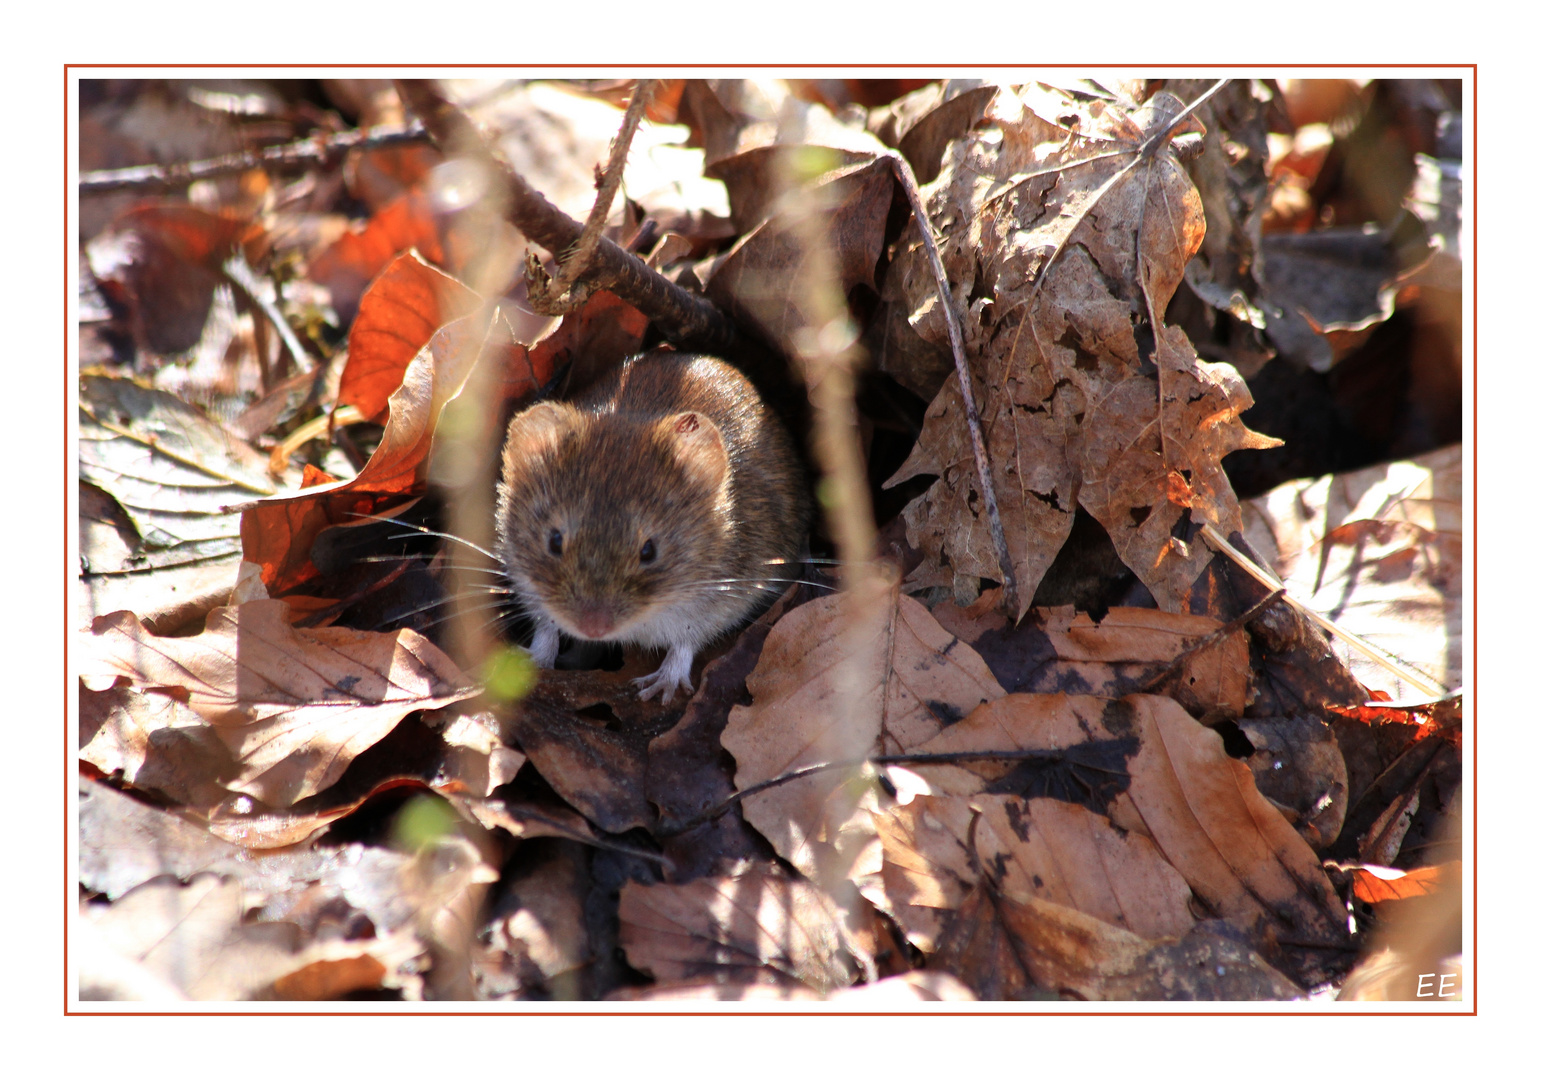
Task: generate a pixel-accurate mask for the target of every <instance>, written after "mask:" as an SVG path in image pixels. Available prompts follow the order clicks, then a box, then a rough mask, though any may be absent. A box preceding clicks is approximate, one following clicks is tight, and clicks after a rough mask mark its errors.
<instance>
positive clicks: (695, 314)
mask: <svg viewBox="0 0 1541 1080" xmlns="http://www.w3.org/2000/svg"><path fill="white" fill-rule="evenodd" d="M396 88H397V92H398V93H400V94H401V98H402V100H403V101H404V102H406V104H407V106H408V108H410V109H411V110H412V111H413V113H415V114H416V115H417V116H418V117H419V118H420V119H421V120H422V122H423V125H424V126H425V127H426V128H427V129H428V132H429V134H430V135H432V136H433V141H434V143H435V144H436V145H437V146H438V147H439V149H440V150H442V151H444V153H445V154H446V155H448V156H462V157H468V158H470V159H472V160H475V161H478V162H480V163H481V164H482V165H484V166H485V167H486V168H487V169H488V171H489V172H490V173H491V174H492V175H493V176H494V177H496V178H497V179H499V180H501V182H502V184H503V188H504V190H503V192H502V194H503V195H505V196H506V198H507V203H506V206H507V209H506V214H507V217H508V220H509V221H510V222H512V223H513V224H514V226H515V227H516V228H518V229H519V231H520V232H522V233H524V235H525V236H527V237H529V238H530V239H531V240H533V241H535V242H536V243H537V244H539V245H540V246H541V247H543V248H545V249H546V250H547V251H549V252H551V253H552V254H555V255H560V254H561V253H562V252H564V251H568V250H570V249H571V248H573V247H574V246H575V245H577V243H578V242H579V239H580V238H581V237H582V235H583V226H581V225H579V224H578V222H576V221H574V220H573V219H572V218H570V217H568V216H567V215H566V214H564V213H563V212H562V211H561V210H559V209H557V208H556V207H555V206H553V205H552V204H551V202H550V201H549V200H547V198H546V197H545V196H544V195H542V194H541V193H540V192H538V191H536V190H535V189H534V188H532V187H531V186H530V185H529V184H528V183H526V182H525V179H524V177H522V176H520V175H519V174H518V173H517V172H515V171H514V170H513V169H512V168H510V167H509V166H508V164H507V163H505V162H504V161H502V160H500V159H499V158H498V157H497V156H496V155H494V154H493V153H492V151H491V149H490V148H489V147H488V145H487V141H486V139H484V138H483V137H482V134H481V132H479V131H478V130H477V129H476V125H474V124H473V123H472V122H471V119H470V117H468V116H466V114H465V113H464V112H463V111H461V109H460V108H459V107H457V106H456V105H454V104H453V103H452V102H450V101H448V100H447V99H446V98H445V97H444V96H443V95H442V94H440V93H439V91H438V89H437V88H436V87H435V86H434V85H433V84H432V83H431V82H430V81H428V80H424V79H398V80H397V82H396ZM593 258H594V265H593V273H592V274H591V281H592V284H593V285H594V287H595V288H600V289H608V290H609V291H611V292H613V293H615V294H616V295H617V296H619V297H620V298H621V299H623V300H625V301H626V302H627V303H629V304H631V305H632V306H633V307H636V308H637V309H638V310H639V311H641V312H642V313H643V314H645V315H647V316H648V318H650V319H651V320H653V322H654V324H656V325H657V326H658V328H659V329H660V330H661V331H662V332H663V334H664V336H666V337H667V338H668V339H669V340H670V341H672V342H674V343H675V344H677V345H681V346H685V347H689V348H698V349H702V350H705V351H711V352H719V353H720V352H726V351H730V350H731V349H732V347H733V344H734V340H735V338H736V336H737V332H736V330H735V329H734V326H733V323H732V321H731V320H730V319H728V317H727V316H726V315H724V314H723V313H722V312H721V311H719V310H718V308H717V306H716V305H715V304H713V303H712V302H711V301H710V300H708V299H706V297H704V296H701V295H699V294H697V293H693V292H690V291H689V290H687V289H683V288H681V287H680V286H678V285H676V284H674V282H672V281H670V280H668V279H667V278H665V277H663V276H662V275H661V274H659V273H657V272H656V271H654V270H652V269H650V268H649V267H648V266H647V264H646V263H644V262H643V261H642V260H641V259H639V258H637V257H636V256H635V255H633V254H631V253H630V252H628V251H626V250H624V249H623V248H621V247H620V246H619V245H618V244H616V243H615V242H614V241H612V240H610V239H609V238H607V237H604V236H601V237H600V238H599V240H598V243H597V244H596V245H595V249H594V256H593Z"/></svg>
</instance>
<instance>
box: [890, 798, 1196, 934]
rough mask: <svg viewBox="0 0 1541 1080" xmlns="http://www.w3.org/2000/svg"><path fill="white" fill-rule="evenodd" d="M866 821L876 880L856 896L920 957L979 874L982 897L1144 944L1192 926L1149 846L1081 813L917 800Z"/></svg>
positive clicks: (1175, 885)
mask: <svg viewBox="0 0 1541 1080" xmlns="http://www.w3.org/2000/svg"><path fill="white" fill-rule="evenodd" d="M875 820H876V823H877V828H878V833H879V836H880V837H881V838H882V843H883V870H882V875H881V880H880V881H878V880H868V881H866V882H865V883H864V887H863V893H864V894H865V895H866V896H867V897H868V898H869V899H871V900H872V901H873V902H874V903H875V904H877V906H878V907H879V908H881V909H882V910H884V911H887V912H889V913H890V914H892V915H893V916H894V918H895V919H896V921H897V922H898V923H899V924H900V926H901V927H903V928H904V931H905V936H906V937H908V938H909V939H910V941H911V942H913V943H914V944H915V945H916V946H917V947H918V948H920V949H921V950H922V951H926V952H929V951H931V950H932V949H934V948H936V947H937V941H938V940H939V939H940V937H941V936H942V935H943V934H945V933H946V932H947V927H948V926H949V925H950V923H951V921H952V919H953V918H954V917H955V916H954V914H953V913H954V912H956V911H957V910H958V908H959V907H960V905H961V904H962V902H963V898H964V897H965V896H966V895H967V892H968V890H969V889H971V888H972V887H973V886H974V885H976V884H977V883H979V881H980V880H981V878H980V874H981V867H986V868H988V874H989V883H990V884H991V885H992V887H995V888H1000V889H1003V890H1005V891H1007V892H1009V893H1011V894H1012V895H1018V896H1035V897H1039V898H1042V899H1046V900H1052V901H1054V902H1056V903H1060V904H1064V905H1066V906H1068V907H1070V908H1072V909H1074V910H1077V911H1081V912H1083V913H1085V914H1088V915H1092V916H1093V917H1096V918H1099V919H1101V920H1103V921H1105V922H1108V923H1109V924H1112V925H1116V926H1120V927H1123V928H1124V929H1127V930H1132V931H1134V932H1135V933H1138V934H1141V935H1143V936H1145V937H1164V936H1173V937H1175V936H1180V935H1182V934H1183V933H1186V932H1187V930H1188V929H1189V928H1190V927H1192V925H1193V916H1192V914H1191V913H1190V911H1189V903H1190V901H1191V894H1190V893H1189V891H1188V886H1187V885H1186V884H1185V883H1184V882H1183V880H1182V877H1181V876H1180V875H1179V874H1178V873H1177V871H1175V870H1174V869H1172V867H1171V866H1170V865H1169V864H1168V863H1167V862H1166V860H1165V859H1164V858H1162V856H1161V854H1160V853H1159V851H1157V849H1156V847H1155V845H1154V844H1153V843H1151V841H1150V840H1149V839H1147V838H1146V837H1143V836H1140V835H1139V834H1137V833H1126V832H1120V831H1119V830H1117V829H1115V828H1114V826H1113V825H1112V824H1111V823H1110V822H1109V821H1108V820H1107V819H1106V818H1105V817H1103V816H1102V815H1100V814H1095V813H1092V812H1091V811H1089V810H1087V809H1085V808H1084V807H1080V806H1076V805H1074V804H1070V803H1065V802H1061V801H1059V800H1056V799H1048V798H1034V799H1023V798H1021V797H1019V796H1015V795H976V796H973V797H972V798H969V797H964V796H927V795H922V796H918V797H916V798H915V799H914V800H913V801H911V802H910V803H908V804H907V805H895V806H894V807H892V808H890V809H889V810H888V811H886V812H885V813H883V814H880V815H877V816H876V818H875ZM956 917H961V916H956Z"/></svg>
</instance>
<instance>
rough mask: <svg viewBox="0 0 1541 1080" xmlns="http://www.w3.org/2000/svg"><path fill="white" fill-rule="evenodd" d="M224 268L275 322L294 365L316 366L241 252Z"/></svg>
mask: <svg viewBox="0 0 1541 1080" xmlns="http://www.w3.org/2000/svg"><path fill="white" fill-rule="evenodd" d="M222 269H223V270H224V271H225V277H227V278H229V279H230V282H231V284H233V285H234V286H235V287H236V288H238V289H240V290H241V291H242V292H243V293H245V294H246V298H247V299H248V300H250V301H251V302H252V303H253V304H256V305H257V308H258V310H260V311H261V312H262V314H263V315H265V316H267V320H268V322H270V323H272V324H273V329H274V330H276V331H278V340H280V341H282V342H283V343H284V348H286V349H288V350H289V356H290V357H291V358H292V359H293V360H294V366H295V367H297V368H299V369H300V370H301V371H309V370H310V369H311V368H313V367H315V364H314V363H313V362H312V361H311V359H310V354H309V353H307V352H306V351H305V347H304V346H303V345H301V344H300V339H299V338H297V337H296V336H295V334H294V328H293V327H291V326H290V325H289V320H288V319H286V318H284V315H283V312H281V311H279V310H278V308H277V307H276V306H274V304H273V302H272V301H270V300H268V299H267V298H266V297H265V296H263V295H262V293H261V291H260V290H259V289H258V288H257V275H256V274H254V273H253V272H252V268H251V267H250V266H249V265H247V262H246V259H245V257H244V256H242V255H240V254H239V253H237V254H235V255H232V256H231V257H230V258H229V259H226V260H225V265H224V266H223V267H222Z"/></svg>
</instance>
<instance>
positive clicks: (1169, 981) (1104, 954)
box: [999, 895, 1305, 1001]
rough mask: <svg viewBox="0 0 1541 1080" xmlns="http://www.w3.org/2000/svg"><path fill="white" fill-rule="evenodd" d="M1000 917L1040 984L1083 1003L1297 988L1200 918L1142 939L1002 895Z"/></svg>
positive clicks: (1274, 994)
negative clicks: (1169, 935) (1178, 930)
mask: <svg viewBox="0 0 1541 1080" xmlns="http://www.w3.org/2000/svg"><path fill="white" fill-rule="evenodd" d="M999 910H1000V913H1001V915H1000V917H1001V921H1002V923H1003V924H1004V925H1005V926H1006V927H1007V929H1008V930H1009V931H1010V933H1011V936H1012V940H1013V944H1014V947H1015V955H1016V956H1018V957H1020V958H1021V962H1022V963H1023V965H1024V966H1025V967H1026V969H1027V971H1028V972H1029V974H1030V975H1031V976H1032V979H1033V981H1034V982H1035V983H1037V984H1038V985H1040V986H1042V987H1045V988H1048V989H1052V990H1056V991H1066V992H1069V993H1072V994H1074V995H1076V996H1077V997H1080V998H1084V999H1086V1000H1088V1001H1288V1000H1291V999H1295V998H1300V997H1304V996H1305V995H1304V994H1303V992H1302V991H1301V989H1300V987H1298V986H1296V985H1295V984H1294V983H1293V982H1291V981H1290V980H1289V979H1287V978H1285V977H1284V976H1283V975H1282V974H1280V973H1279V972H1278V971H1276V970H1274V969H1273V968H1272V967H1270V966H1269V965H1268V964H1267V962H1266V961H1264V960H1263V959H1262V958H1261V957H1260V956H1258V955H1257V954H1256V953H1255V952H1253V951H1252V950H1251V949H1249V948H1247V947H1246V946H1245V945H1243V944H1241V943H1240V942H1237V941H1233V940H1231V939H1230V938H1228V937H1226V936H1225V935H1224V934H1223V933H1215V932H1212V931H1211V930H1210V929H1209V928H1208V927H1207V926H1205V925H1204V924H1200V925H1199V926H1197V927H1195V928H1194V929H1193V930H1191V931H1190V932H1189V933H1188V934H1187V935H1186V936H1185V937H1183V938H1182V939H1181V940H1173V939H1166V940H1162V941H1147V940H1146V939H1144V938H1142V937H1140V936H1139V935H1137V934H1132V933H1130V932H1129V931H1127V930H1122V929H1119V928H1118V927H1115V926H1111V925H1109V924H1107V923H1105V922H1101V921H1100V920H1098V919H1094V918H1091V917H1090V916H1087V915H1084V914H1082V913H1081V912H1078V911H1075V910H1073V909H1071V908H1067V907H1064V906H1063V905H1060V904H1055V903H1053V902H1051V901H1047V900H1040V899H1037V898H1035V897H1025V898H1018V897H1015V896H1010V895H1005V896H1002V897H1001V898H1000V900H999Z"/></svg>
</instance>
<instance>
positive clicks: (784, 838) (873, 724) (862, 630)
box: [722, 590, 1004, 880]
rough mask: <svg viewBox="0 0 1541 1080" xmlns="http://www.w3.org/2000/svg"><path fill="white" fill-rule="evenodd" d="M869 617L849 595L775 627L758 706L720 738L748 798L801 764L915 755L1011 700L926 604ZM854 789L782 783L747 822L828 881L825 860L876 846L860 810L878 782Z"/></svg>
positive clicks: (823, 781)
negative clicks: (990, 706)
mask: <svg viewBox="0 0 1541 1080" xmlns="http://www.w3.org/2000/svg"><path fill="white" fill-rule="evenodd" d="M871 610H872V615H873V617H871V618H864V617H863V616H864V614H865V613H866V612H865V611H864V606H863V605H861V604H859V603H858V602H857V601H855V600H853V599H852V597H850V596H849V595H847V594H840V595H836V596H830V597H824V598H821V599H818V600H814V601H812V602H810V603H807V604H804V605H803V606H802V607H799V608H796V609H794V610H793V611H790V612H788V613H787V615H786V616H785V617H783V618H782V619H781V621H780V622H778V623H777V624H776V625H775V626H774V627H773V628H772V629H771V632H770V634H769V635H768V636H767V637H766V639H765V647H764V649H763V650H762V652H761V654H760V660H759V663H758V665H757V666H756V667H755V670H754V673H753V674H752V675H751V676H750V677H749V680H748V687H749V692H750V693H751V694H752V695H753V696H754V703H753V704H751V705H740V706H737V707H735V708H734V709H733V712H732V714H731V715H730V716H729V718H728V725H727V728H726V729H725V730H724V732H723V735H722V745H723V747H724V748H725V749H726V750H727V751H728V752H729V753H731V754H732V755H733V757H734V759H735V760H736V761H737V763H738V770H737V773H736V775H735V778H734V782H735V784H736V785H737V788H738V790H739V791H743V790H744V789H746V788H748V787H750V786H751V785H754V784H757V783H759V782H761V781H763V780H769V779H771V778H772V777H776V776H780V775H781V774H783V773H786V772H788V771H790V770H792V769H796V768H798V767H799V766H805V765H813V764H818V763H823V762H830V761H849V760H853V759H859V758H862V757H865V756H868V755H871V754H895V753H906V752H909V751H912V750H914V749H916V748H918V747H919V746H920V745H921V744H922V743H925V742H926V741H927V740H930V739H932V738H933V737H934V736H935V735H936V734H937V733H938V732H940V731H942V730H943V728H944V727H945V726H946V725H947V724H949V723H951V722H953V721H956V720H958V719H959V718H961V717H963V716H965V715H967V714H969V713H970V712H972V711H973V710H974V708H975V706H977V705H979V704H980V702H985V701H993V700H994V699H996V698H998V697H1000V696H1001V695H1002V694H1003V693H1004V691H1003V690H1002V689H1001V687H1000V685H999V684H998V683H997V682H996V681H995V678H994V676H992V675H991V674H990V672H989V670H988V669H987V668H986V667H985V665H984V662H983V661H982V660H980V659H979V656H978V654H977V653H975V652H974V651H973V650H972V649H970V648H969V647H968V646H967V645H965V644H963V643H962V642H961V641H959V640H958V639H957V638H955V637H953V636H952V635H951V634H949V633H947V632H946V631H945V630H943V629H942V628H941V626H940V625H938V623H937V622H936V620H935V619H933V618H932V617H931V614H930V613H929V612H928V611H926V609H925V608H924V607H923V606H922V605H921V604H919V603H918V602H917V601H915V600H912V599H910V598H909V597H907V596H904V595H902V594H900V593H899V592H898V591H897V590H887V591H886V593H885V594H884V595H883V596H882V597H879V598H878V600H877V602H876V603H875V604H873V605H871ZM852 782H853V778H852V777H851V776H849V775H846V774H844V773H842V772H841V771H840V770H828V771H826V772H822V773H816V774H814V775H811V776H808V777H804V778H801V779H798V780H795V781H791V782H789V783H785V784H781V785H779V786H776V787H773V788H770V789H768V790H765V791H762V792H759V793H757V794H754V795H750V796H749V797H747V798H745V799H744V800H743V809H744V817H745V819H746V820H747V821H748V822H749V823H750V824H751V825H753V826H754V827H755V828H756V829H757V830H759V832H760V833H761V834H762V835H764V836H765V837H766V839H768V840H769V841H770V842H771V844H772V846H774V847H775V849H776V851H777V852H778V853H779V854H780V855H781V856H782V857H783V858H785V859H787V860H788V861H789V862H791V863H792V865H794V866H796V867H797V868H798V869H800V870H802V871H803V872H804V873H805V874H808V875H809V876H810V877H814V878H815V880H818V878H817V877H816V875H817V874H818V873H819V872H820V865H821V863H822V862H823V860H824V856H825V855H827V854H830V853H832V852H833V851H834V850H835V849H842V848H844V849H846V850H855V848H856V847H861V846H864V845H866V844H867V843H868V840H869V839H870V837H871V826H870V823H869V824H862V823H861V822H860V820H859V814H858V811H857V809H856V806H855V803H856V802H857V801H858V800H859V799H860V798H861V791H865V790H867V789H868V788H870V787H871V780H870V778H867V779H859V778H858V779H855V780H854V782H855V783H856V785H857V786H858V787H859V788H860V789H861V791H853V790H852V789H850V788H849V786H848V785H850V784H851V783H852ZM853 815H855V817H853ZM847 829H854V832H853V833H851V834H850V835H848V836H846V837H844V838H842V832H843V831H845V830H847ZM847 841H849V842H850V844H854V845H855V847H849V846H848V844H847Z"/></svg>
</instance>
